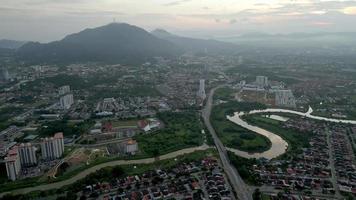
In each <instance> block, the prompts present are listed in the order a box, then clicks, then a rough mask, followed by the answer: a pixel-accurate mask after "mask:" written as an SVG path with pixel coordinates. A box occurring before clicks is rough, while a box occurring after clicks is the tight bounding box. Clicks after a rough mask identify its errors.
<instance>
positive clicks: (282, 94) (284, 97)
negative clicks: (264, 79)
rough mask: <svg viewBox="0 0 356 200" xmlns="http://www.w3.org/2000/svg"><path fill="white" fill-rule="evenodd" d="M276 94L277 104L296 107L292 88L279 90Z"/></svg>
mask: <svg viewBox="0 0 356 200" xmlns="http://www.w3.org/2000/svg"><path fill="white" fill-rule="evenodd" d="M275 93H276V96H275V103H276V105H277V106H283V107H291V108H295V107H296V103H295V98H294V95H293V92H292V91H291V90H277V91H276V92H275Z"/></svg>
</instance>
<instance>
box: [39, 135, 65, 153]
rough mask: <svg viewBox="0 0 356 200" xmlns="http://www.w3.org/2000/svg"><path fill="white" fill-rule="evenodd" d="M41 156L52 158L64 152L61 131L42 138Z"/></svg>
mask: <svg viewBox="0 0 356 200" xmlns="http://www.w3.org/2000/svg"><path fill="white" fill-rule="evenodd" d="M41 151H42V158H43V159H46V160H54V159H57V158H60V157H61V156H62V155H63V152H64V138H63V133H56V134H55V135H54V136H53V137H51V138H43V139H42V142H41Z"/></svg>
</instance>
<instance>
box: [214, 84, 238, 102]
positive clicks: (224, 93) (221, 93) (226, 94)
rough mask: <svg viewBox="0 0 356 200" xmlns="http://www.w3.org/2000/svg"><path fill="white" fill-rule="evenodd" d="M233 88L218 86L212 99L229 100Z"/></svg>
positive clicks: (232, 95) (232, 93)
mask: <svg viewBox="0 0 356 200" xmlns="http://www.w3.org/2000/svg"><path fill="white" fill-rule="evenodd" d="M234 92H235V91H234V90H233V89H231V88H228V87H223V88H219V89H217V90H216V91H215V93H214V99H220V100H223V101H229V100H231V99H233V98H234Z"/></svg>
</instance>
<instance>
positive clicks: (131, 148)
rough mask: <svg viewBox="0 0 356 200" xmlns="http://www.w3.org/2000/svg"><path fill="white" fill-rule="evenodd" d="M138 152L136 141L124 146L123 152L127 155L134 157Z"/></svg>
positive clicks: (130, 141)
mask: <svg viewBox="0 0 356 200" xmlns="http://www.w3.org/2000/svg"><path fill="white" fill-rule="evenodd" d="M137 151H138V145H137V142H136V140H129V141H127V142H124V144H123V152H124V153H126V154H130V155H134V154H136V152H137Z"/></svg>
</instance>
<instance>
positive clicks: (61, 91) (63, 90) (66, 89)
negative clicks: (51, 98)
mask: <svg viewBox="0 0 356 200" xmlns="http://www.w3.org/2000/svg"><path fill="white" fill-rule="evenodd" d="M58 93H59V95H60V96H62V95H65V94H68V93H70V87H69V85H64V86H62V87H60V88H59V89H58Z"/></svg>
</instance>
